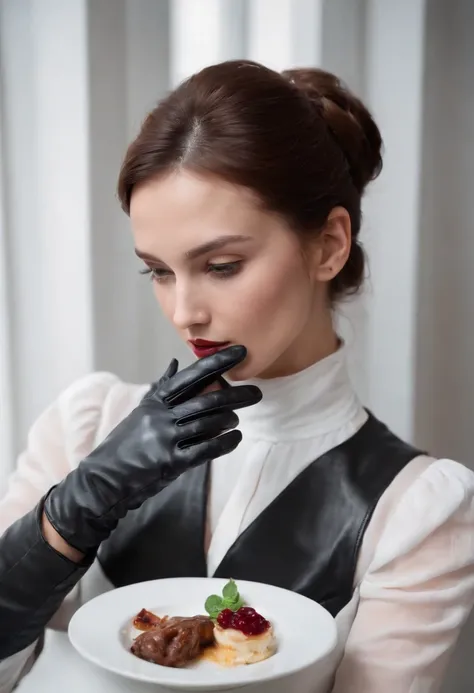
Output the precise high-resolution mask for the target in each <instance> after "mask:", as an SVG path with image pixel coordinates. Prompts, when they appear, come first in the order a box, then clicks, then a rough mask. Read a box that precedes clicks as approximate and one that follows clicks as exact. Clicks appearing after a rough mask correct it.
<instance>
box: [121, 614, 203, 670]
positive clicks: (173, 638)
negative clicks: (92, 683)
mask: <svg viewBox="0 0 474 693" xmlns="http://www.w3.org/2000/svg"><path fill="white" fill-rule="evenodd" d="M140 613H141V612H140ZM155 618H156V617H155ZM135 620H136V619H135ZM158 621H159V622H158V623H156V624H155V625H154V626H152V627H151V628H150V629H148V630H147V631H146V632H144V633H142V634H141V635H139V636H138V638H136V639H135V640H134V642H133V644H132V652H133V654H134V655H137V657H140V658H141V659H146V660H147V661H148V662H154V663H155V664H161V665H162V666H165V667H182V666H184V665H185V664H188V663H189V662H192V661H193V660H194V659H196V658H197V657H198V656H199V655H200V653H201V650H202V649H203V648H204V647H206V646H208V645H212V644H213V642H214V624H213V623H212V621H211V619H210V618H208V617H207V616H191V617H188V618H184V617H179V616H176V617H174V618H163V619H158Z"/></svg>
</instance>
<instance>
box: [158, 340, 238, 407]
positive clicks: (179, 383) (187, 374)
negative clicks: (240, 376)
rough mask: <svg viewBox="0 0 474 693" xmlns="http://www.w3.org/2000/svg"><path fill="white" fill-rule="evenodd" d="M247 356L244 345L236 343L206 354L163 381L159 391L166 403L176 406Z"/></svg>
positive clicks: (200, 390)
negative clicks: (208, 354)
mask: <svg viewBox="0 0 474 693" xmlns="http://www.w3.org/2000/svg"><path fill="white" fill-rule="evenodd" d="M246 356H247V349H246V348H245V347H244V346H240V345H234V346H230V347H227V348H225V349H222V350H221V351H217V352H216V353H215V354H212V355H211V356H205V357H204V358H202V359H199V360H198V361H195V362H194V363H193V364H191V365H190V366H188V367H187V368H183V370H182V371H179V372H178V373H176V374H175V375H174V376H173V377H172V378H170V379H169V380H167V381H166V382H165V383H163V384H162V385H161V386H160V388H159V390H158V391H157V392H158V394H159V396H160V397H161V398H162V399H163V401H164V402H166V404H168V405H170V406H175V405H176V404H179V403H180V402H184V401H186V400H187V399H190V398H191V397H194V396H195V395H197V394H199V393H200V392H202V390H204V389H205V388H206V387H207V386H208V385H210V384H211V383H213V382H215V381H216V380H217V378H218V377H219V376H220V375H222V374H223V373H225V372H227V371H229V370H231V369H232V368H234V367H235V366H237V365H238V364H239V363H241V362H242V361H243V360H244V359H245V357H246Z"/></svg>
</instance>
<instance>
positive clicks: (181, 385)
mask: <svg viewBox="0 0 474 693" xmlns="http://www.w3.org/2000/svg"><path fill="white" fill-rule="evenodd" d="M245 356H246V350H245V348H244V347H241V346H232V347H229V348H227V349H224V350H222V351H219V352H217V353H216V354H213V355H212V356H208V357H206V358H203V359H201V360H199V361H196V362H195V363H193V364H192V365H191V366H189V367H188V368H185V369H184V370H182V371H180V372H177V367H178V364H177V362H176V361H175V360H173V361H172V362H171V364H170V366H169V368H168V370H167V371H166V373H165V375H164V376H163V377H162V378H161V379H160V380H159V381H158V382H157V383H156V384H154V385H153V386H152V387H151V389H150V390H149V392H148V393H147V394H146V395H145V397H144V398H143V400H142V401H141V402H140V404H139V405H138V407H137V408H136V409H134V410H133V411H132V412H131V414H129V416H128V417H127V418H126V419H124V420H123V421H122V423H120V424H119V425H118V426H117V428H115V429H114V430H113V431H112V433H111V434H110V435H109V436H108V437H107V438H106V440H105V441H104V442H103V443H102V444H101V445H99V447H97V448H96V449H95V450H94V451H93V452H92V453H91V454H90V455H89V456H88V457H87V458H86V459H85V460H83V461H82V462H81V463H80V464H79V466H78V467H77V468H76V469H75V470H74V471H72V472H71V473H70V474H69V475H68V476H67V477H66V478H65V479H64V480H63V481H62V482H61V483H60V484H58V485H57V486H55V487H53V489H52V490H50V492H49V493H48V494H47V496H46V498H45V499H43V500H42V501H41V502H40V504H39V506H38V507H37V508H36V509H35V510H34V511H32V512H31V513H28V514H27V515H25V516H24V517H23V518H21V519H20V520H18V521H17V522H16V523H14V524H13V525H12V526H11V527H10V528H9V529H8V530H7V532H5V534H4V535H3V536H2V537H1V538H0V659H3V658H5V657H7V656H9V655H11V654H14V653H15V652H17V651H19V650H21V649H23V648H24V647H26V646H27V645H28V644H30V643H31V642H33V641H34V640H35V639H36V638H37V637H38V636H39V635H40V634H41V631H42V630H43V629H44V627H45V626H46V624H47V623H48V621H49V619H50V618H51V616H52V615H53V614H54V612H55V611H56V610H57V608H58V607H59V605H60V603H61V601H62V600H63V599H64V597H65V596H66V594H67V592H69V591H70V590H71V588H72V587H73V586H74V585H75V584H76V583H77V581H78V580H79V579H80V578H81V577H82V576H83V574H84V573H85V572H86V570H87V569H88V568H89V566H90V565H91V563H92V562H93V560H94V557H95V554H96V551H97V549H98V547H99V545H100V543H101V542H102V541H104V539H106V538H107V537H108V536H109V535H110V533H111V532H112V531H113V530H114V528H115V527H116V525H117V523H118V521H119V520H120V519H121V518H122V517H124V516H125V515H126V513H127V512H128V511H129V510H132V509H135V508H138V507H139V506H140V505H141V504H142V503H143V502H144V501H145V500H147V499H148V498H150V497H151V496H152V495H155V494H156V493H159V492H160V491H161V490H162V489H163V488H164V487H165V486H167V485H168V484H169V483H171V482H172V481H173V480H174V479H176V478H177V477H178V476H179V475H180V474H183V473H184V472H186V470H187V469H190V468H192V467H195V466H196V465H200V464H203V463H205V462H206V461H209V460H212V459H215V458H217V457H220V456H222V455H226V454H227V453H229V452H231V451H232V450H234V448H236V447H237V445H238V444H239V442H240V440H241V433H240V432H239V431H236V430H232V429H235V427H236V426H237V425H238V417H237V415H236V414H235V411H234V410H236V409H239V408H242V407H246V406H250V405H252V404H255V403H257V402H258V401H259V400H260V399H261V392H260V390H259V389H258V388H257V387H255V386H251V385H241V386H236V387H230V388H223V389H219V390H216V391H212V392H207V393H204V394H200V393H202V392H203V390H205V389H206V388H207V387H209V386H210V385H212V384H213V383H215V382H216V381H218V379H219V377H220V376H221V375H222V374H223V373H225V372H226V371H228V370H230V369H231V368H233V367H235V366H236V365H237V364H238V363H240V362H241V361H242V360H243V359H244V358H245ZM43 509H44V512H45V514H46V516H47V518H48V520H49V521H50V523H51V524H52V526H53V527H54V528H55V530H56V531H57V532H58V533H59V534H60V536H61V537H62V538H63V539H64V540H65V541H66V542H68V543H69V544H70V545H71V546H73V547H74V548H76V549H78V550H79V551H81V552H82V553H83V554H85V556H86V557H85V559H84V561H83V562H82V563H81V564H76V563H73V562H72V561H70V560H69V559H67V558H65V557H64V556H63V555H62V554H60V553H58V552H57V551H55V550H54V549H53V548H52V547H51V546H50V545H49V544H48V543H47V542H46V541H45V540H44V538H43V536H42V533H41V529H40V527H41V524H40V523H41V516H42V512H43Z"/></svg>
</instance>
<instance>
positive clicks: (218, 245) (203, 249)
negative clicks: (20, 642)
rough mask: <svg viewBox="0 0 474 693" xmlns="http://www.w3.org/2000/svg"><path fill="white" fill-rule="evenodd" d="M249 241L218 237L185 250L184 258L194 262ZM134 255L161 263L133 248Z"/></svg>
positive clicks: (251, 238)
mask: <svg viewBox="0 0 474 693" xmlns="http://www.w3.org/2000/svg"><path fill="white" fill-rule="evenodd" d="M251 240H253V237H252V236H241V235H233V236H219V237H218V238H214V240H212V241H208V242H207V243H202V244H201V245H198V246H196V248H192V249H191V250H187V251H186V253H185V256H186V257H187V258H188V259H189V260H195V259H196V258H198V257H201V255H206V253H211V252H213V251H215V250H221V249H222V248H225V247H226V246H228V245H232V244H233V243H245V242H248V241H251ZM135 254H136V255H137V256H138V257H139V258H141V259H142V260H152V261H154V262H161V260H160V259H159V258H158V257H156V256H153V255H150V254H149V253H144V252H142V251H141V250H139V249H138V248H135Z"/></svg>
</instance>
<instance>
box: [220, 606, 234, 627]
mask: <svg viewBox="0 0 474 693" xmlns="http://www.w3.org/2000/svg"><path fill="white" fill-rule="evenodd" d="M233 617H234V612H233V611H231V610H230V609H223V611H221V612H220V614H219V616H218V617H217V623H218V624H219V625H220V627H221V628H231V627H232V619H233Z"/></svg>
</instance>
